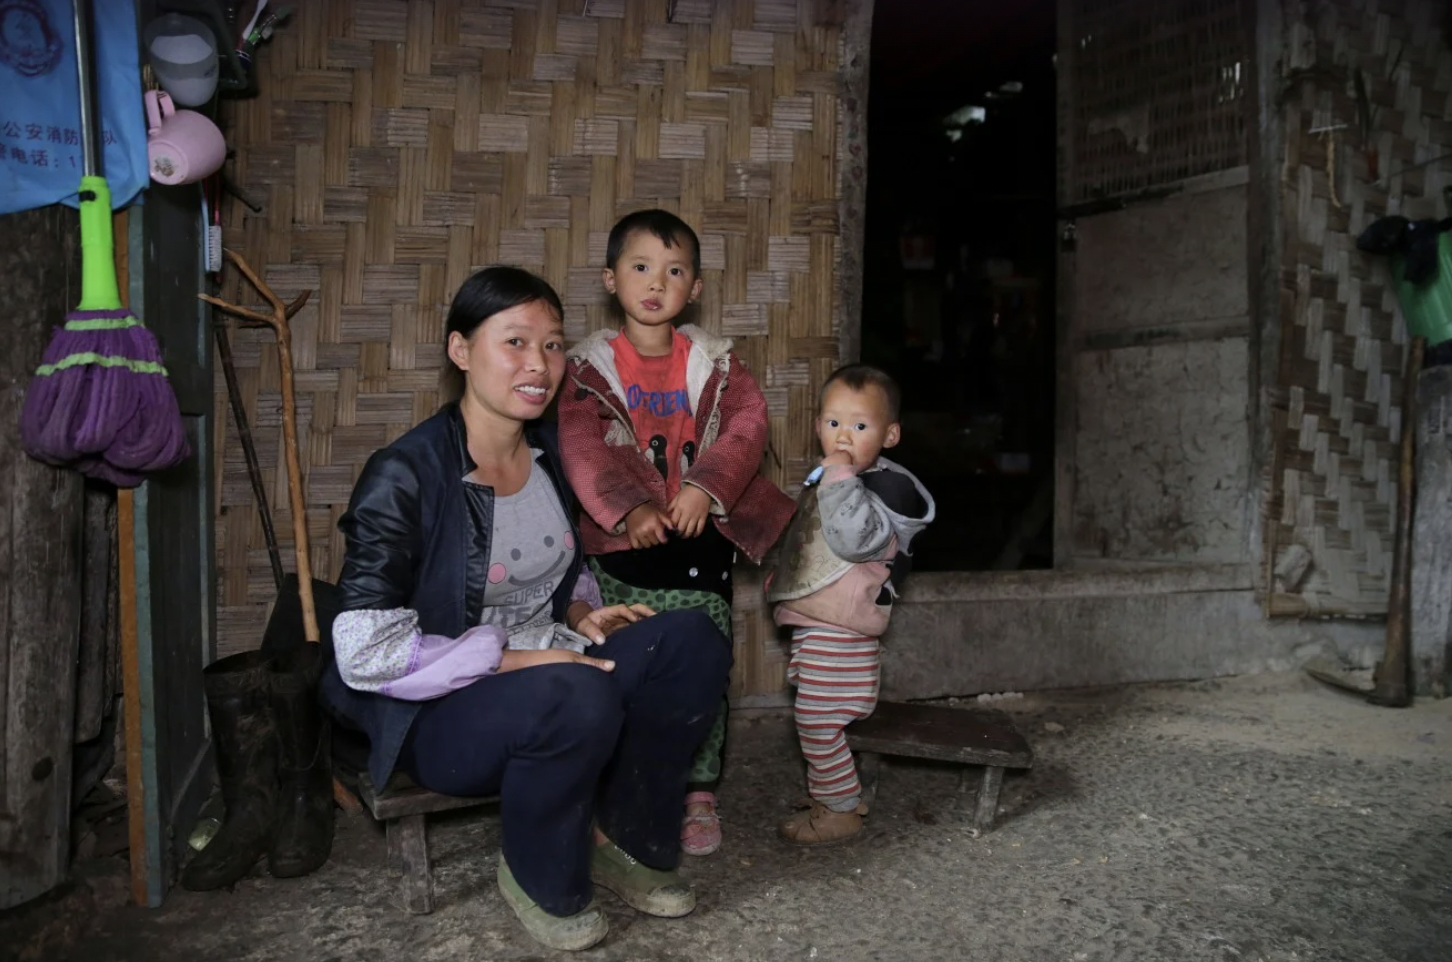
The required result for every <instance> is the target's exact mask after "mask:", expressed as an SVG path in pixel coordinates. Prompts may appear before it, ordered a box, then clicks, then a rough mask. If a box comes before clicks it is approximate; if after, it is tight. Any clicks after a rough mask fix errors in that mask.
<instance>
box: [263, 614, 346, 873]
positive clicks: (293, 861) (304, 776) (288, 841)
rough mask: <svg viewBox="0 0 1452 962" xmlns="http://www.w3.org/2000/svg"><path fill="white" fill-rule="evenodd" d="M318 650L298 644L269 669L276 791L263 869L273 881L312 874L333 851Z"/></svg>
mask: <svg viewBox="0 0 1452 962" xmlns="http://www.w3.org/2000/svg"><path fill="white" fill-rule="evenodd" d="M321 648H322V646H321V645H315V644H307V643H304V644H302V645H300V646H299V647H298V648H296V649H295V650H294V651H293V652H291V653H290V654H288V655H287V656H285V657H280V658H279V659H278V660H277V662H276V663H275V664H274V666H273V673H272V716H273V720H274V722H275V723H276V725H277V741H278V746H279V750H278V756H277V781H278V792H277V812H276V819H275V821H274V823H273V836H272V845H271V846H270V847H269V849H268V851H267V867H268V869H269V870H270V871H271V872H272V874H273V876H274V877H276V878H295V877H297V876H299V875H307V874H308V873H310V872H314V871H316V870H317V869H319V868H321V867H322V865H323V863H324V862H326V861H327V860H328V856H329V855H330V854H332V851H333V766H332V764H331V761H332V751H331V748H330V746H329V744H328V742H329V737H328V736H329V731H328V720H327V718H326V716H324V714H323V709H322V706H321V705H320V704H318V678H319V676H320V675H321V674H322V667H323V659H322V652H321Z"/></svg>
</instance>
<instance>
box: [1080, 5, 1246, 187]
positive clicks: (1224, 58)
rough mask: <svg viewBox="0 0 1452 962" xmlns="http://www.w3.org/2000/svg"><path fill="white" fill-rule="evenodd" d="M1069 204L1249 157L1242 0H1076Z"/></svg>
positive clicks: (1226, 165)
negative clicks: (1246, 128) (1171, 0)
mask: <svg viewBox="0 0 1452 962" xmlns="http://www.w3.org/2000/svg"><path fill="white" fill-rule="evenodd" d="M1071 2H1072V21H1071V24H1070V25H1069V27H1068V29H1070V30H1072V35H1071V38H1072V39H1071V48H1070V50H1069V51H1068V53H1069V57H1068V59H1069V61H1070V63H1069V65H1068V69H1069V70H1070V71H1071V82H1072V85H1073V93H1072V99H1073V107H1072V118H1073V129H1072V131H1071V132H1070V134H1071V137H1070V145H1071V149H1072V156H1071V158H1070V162H1069V164H1068V166H1067V169H1066V171H1065V173H1066V175H1067V176H1066V180H1067V183H1066V184H1065V188H1066V189H1065V190H1064V191H1063V195H1064V196H1063V199H1064V201H1065V202H1066V203H1081V202H1084V201H1091V200H1095V199H1098V198H1103V197H1114V196H1119V195H1122V194H1128V193H1134V192H1136V191H1141V190H1146V189H1149V188H1154V187H1159V186H1162V185H1166V184H1172V183H1175V182H1176V181H1181V180H1185V179H1187V178H1190V177H1195V176H1199V175H1201V174H1211V173H1215V172H1216V171H1221V170H1227V169H1229V168H1232V167H1238V166H1240V165H1242V164H1244V163H1245V162H1246V146H1245V115H1246V80H1247V71H1248V68H1249V57H1250V43H1249V37H1248V30H1247V27H1246V24H1245V19H1244V15H1243V13H1242V4H1241V2H1240V0H1176V2H1169V3H1164V2H1158V0H1071Z"/></svg>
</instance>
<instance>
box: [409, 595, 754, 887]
mask: <svg viewBox="0 0 1452 962" xmlns="http://www.w3.org/2000/svg"><path fill="white" fill-rule="evenodd" d="M587 654H589V655H591V656H593V657H598V658H609V659H611V660H613V661H614V662H615V670H614V671H613V672H604V671H601V670H600V669H598V668H595V667H592V666H590V665H578V664H565V665H541V666H539V667H535V668H525V669H521V670H518V671H510V672H505V673H503V674H500V675H491V676H489V677H488V678H483V679H481V680H479V681H477V682H475V683H474V684H472V685H470V686H469V687H467V688H461V689H459V690H458V691H455V692H452V693H450V694H448V695H446V696H444V697H443V698H440V699H437V700H436V701H430V702H426V703H425V704H424V706H423V709H422V710H421V711H420V712H419V714H418V717H417V718H416V719H415V721H414V724H413V728H412V729H411V730H410V731H409V735H408V740H407V741H406V742H405V743H404V746H403V753H402V755H401V757H400V758H399V767H401V768H402V769H403V770H404V771H406V772H408V773H409V775H411V776H412V777H413V779H414V781H416V782H417V783H418V784H420V785H422V786H424V787H425V788H428V789H430V790H432V791H435V792H441V793H443V794H446V795H461V796H478V795H493V794H496V793H497V794H498V795H499V796H500V805H501V810H502V811H501V815H502V819H503V835H504V858H505V860H506V861H507V862H508V863H509V868H510V870H511V871H513V873H514V877H515V879H516V881H518V882H519V884H520V887H522V888H523V889H524V891H525V892H526V893H527V894H528V895H529V896H530V898H532V899H534V900H535V901H536V902H538V903H539V904H540V906H541V907H543V908H544V910H545V911H547V912H549V913H551V914H553V915H572V914H574V913H575V912H578V911H580V910H581V909H583V908H584V907H585V906H586V905H587V904H589V902H590V897H591V883H590V850H591V846H592V844H593V838H592V834H591V823H592V822H596V821H598V823H599V826H600V830H601V831H603V832H604V833H605V834H606V835H607V836H608V837H609V838H610V839H611V841H613V842H615V844H617V845H619V846H620V847H621V848H622V849H624V850H625V851H626V852H628V853H629V854H630V855H632V856H634V857H635V858H636V859H638V860H640V861H641V862H643V863H644V864H646V865H648V866H650V867H652V868H658V869H672V868H675V867H676V866H677V865H678V864H679V863H680V859H681V815H682V811H683V801H684V798H685V790H686V775H687V772H688V769H689V767H690V764H691V757H692V755H693V754H694V753H695V751H696V749H697V747H699V746H700V744H701V742H702V741H703V740H704V739H705V737H706V733H707V732H708V731H709V730H710V728H711V723H712V722H713V721H714V720H715V717H716V711H717V709H719V708H720V704H721V697H722V695H723V694H724V693H725V691H726V684H727V680H728V678H729V675H730V671H731V647H730V643H729V642H728V641H727V640H726V638H725V637H724V636H722V634H721V632H720V631H718V630H717V629H716V627H715V625H713V624H712V623H711V619H710V618H708V617H707V616H706V615H705V614H704V613H702V612H700V611H696V610H683V611H669V612H666V613H664V614H659V615H656V616H654V617H652V618H647V619H646V620H645V621H642V622H639V623H637V624H634V625H630V626H628V627H626V628H622V629H621V630H620V631H617V632H616V633H615V634H613V635H611V636H610V638H609V639H608V640H607V641H606V642H605V644H603V645H596V646H594V647H592V648H591V650H590V651H589V652H587Z"/></svg>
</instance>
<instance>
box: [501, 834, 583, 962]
mask: <svg viewBox="0 0 1452 962" xmlns="http://www.w3.org/2000/svg"><path fill="white" fill-rule="evenodd" d="M498 879H499V893H500V894H501V895H503V896H504V901H505V902H508V903H509V907H510V908H511V909H513V910H514V914H515V915H516V916H518V918H519V921H520V923H521V924H522V925H523V926H524V930H525V931H526V932H528V933H529V934H530V936H532V937H533V938H534V940H535V941H536V942H538V943H539V944H540V945H543V946H546V947H547V948H551V949H559V950H561V951H564V952H578V951H580V950H581V949H588V948H589V947H590V946H592V945H595V944H596V943H598V942H599V941H600V940H601V939H603V938H605V934H606V933H607V932H609V931H610V923H609V922H608V921H607V920H606V918H605V913H604V912H602V911H600V906H599V905H597V904H596V903H595V901H594V900H593V899H592V900H591V901H590V904H589V905H587V906H585V907H584V908H583V909H581V910H580V911H578V912H576V913H575V914H574V915H565V916H559V915H551V914H549V913H548V912H546V911H545V910H544V909H542V908H540V907H539V905H538V904H536V903H535V901H534V899H532V898H530V897H529V896H528V895H526V894H524V889H522V888H520V887H519V883H518V882H516V881H515V880H514V873H513V872H511V871H510V870H509V863H508V862H506V861H504V856H503V855H501V856H499V874H498Z"/></svg>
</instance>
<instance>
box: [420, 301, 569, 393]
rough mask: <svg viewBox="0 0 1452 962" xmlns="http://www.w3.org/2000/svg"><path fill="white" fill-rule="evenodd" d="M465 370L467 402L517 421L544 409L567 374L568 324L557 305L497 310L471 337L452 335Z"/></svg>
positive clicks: (452, 347)
mask: <svg viewBox="0 0 1452 962" xmlns="http://www.w3.org/2000/svg"><path fill="white" fill-rule="evenodd" d="M448 350H449V359H450V360H452V361H453V362H454V364H456V365H458V367H459V370H461V371H463V372H464V383H465V388H464V399H463V402H462V403H464V404H467V405H473V406H477V407H478V408H480V409H481V410H483V411H486V412H489V413H492V414H495V415H498V416H500V417H504V418H508V419H510V420H513V421H532V420H534V419H535V418H537V417H539V416H540V415H542V414H544V410H545V408H546V407H548V406H549V403H550V400H551V399H553V398H554V396H555V392H556V391H557V390H559V386H560V381H561V380H562V379H563V378H564V374H565V327H564V323H563V321H561V320H560V318H559V316H558V315H557V314H555V311H554V308H552V307H551V306H550V305H549V304H547V303H545V302H544V301H530V302H529V303H528V304H520V305H518V306H517V307H511V308H509V309H508V310H506V311H500V312H499V313H498V314H494V315H491V316H490V317H488V318H486V319H485V320H484V323H482V324H480V325H479V327H478V328H477V329H475V331H474V335H473V336H472V337H469V338H465V337H464V335H462V334H459V333H458V332H455V333H452V334H450V335H449V348H448Z"/></svg>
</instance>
